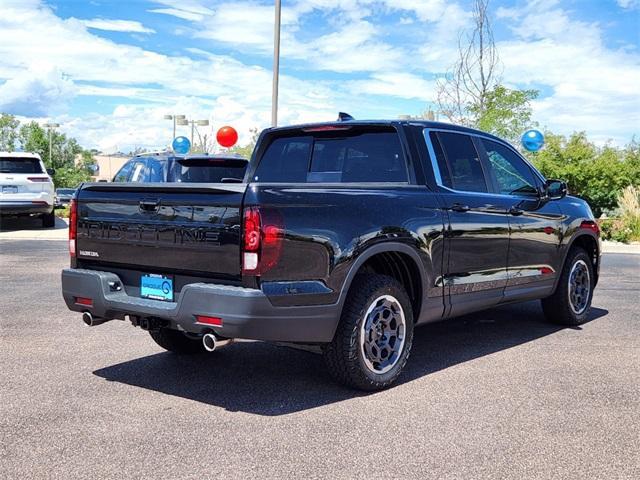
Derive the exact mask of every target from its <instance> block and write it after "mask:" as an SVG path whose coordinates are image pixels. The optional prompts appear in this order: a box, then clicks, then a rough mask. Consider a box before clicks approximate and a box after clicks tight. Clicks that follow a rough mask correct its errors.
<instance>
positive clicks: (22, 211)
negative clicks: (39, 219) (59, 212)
mask: <svg viewBox="0 0 640 480" xmlns="http://www.w3.org/2000/svg"><path fill="white" fill-rule="evenodd" d="M51 210H53V205H48V204H44V203H32V202H0V215H32V214H40V213H51Z"/></svg>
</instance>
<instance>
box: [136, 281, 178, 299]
mask: <svg viewBox="0 0 640 480" xmlns="http://www.w3.org/2000/svg"><path fill="white" fill-rule="evenodd" d="M140 296H141V297H142V298H151V299H153V300H163V301H165V302H172V301H173V279H172V278H170V277H165V276H164V275H143V276H142V277H141V278H140Z"/></svg>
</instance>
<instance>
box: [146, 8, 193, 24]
mask: <svg viewBox="0 0 640 480" xmlns="http://www.w3.org/2000/svg"><path fill="white" fill-rule="evenodd" d="M149 12H151V13H161V14H164V15H171V16H173V17H178V18H181V19H183V20H189V21H191V22H199V21H200V20H202V19H203V18H204V15H202V14H200V13H195V12H190V11H188V10H180V9H177V8H154V9H152V10H149Z"/></svg>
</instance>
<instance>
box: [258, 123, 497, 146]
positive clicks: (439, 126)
mask: <svg viewBox="0 0 640 480" xmlns="http://www.w3.org/2000/svg"><path fill="white" fill-rule="evenodd" d="M399 125H404V126H417V127H421V128H430V129H434V130H449V131H453V132H461V133H469V134H476V135H483V136H486V137H490V138H495V139H496V140H500V141H502V142H504V141H505V140H504V139H502V138H499V137H496V136H495V135H493V134H491V133H487V132H483V131H482V130H477V129H475V128H470V127H464V126H462V125H455V124H453V123H445V122H435V121H431V120H344V121H333V122H317V123H304V124H298V125H287V126H282V127H272V128H269V129H268V131H269V132H274V133H279V132H286V131H288V130H303V131H304V130H307V131H309V130H314V129H321V128H323V127H325V128H327V129H329V128H332V127H335V128H336V130H338V129H340V127H342V128H345V127H366V126H372V127H373V126H377V127H397V126H399Z"/></svg>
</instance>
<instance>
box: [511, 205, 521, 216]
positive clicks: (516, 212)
mask: <svg viewBox="0 0 640 480" xmlns="http://www.w3.org/2000/svg"><path fill="white" fill-rule="evenodd" d="M509 213H510V214H511V215H515V216H518V215H522V214H523V213H524V210H522V209H521V208H518V207H511V208H510V209H509Z"/></svg>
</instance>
